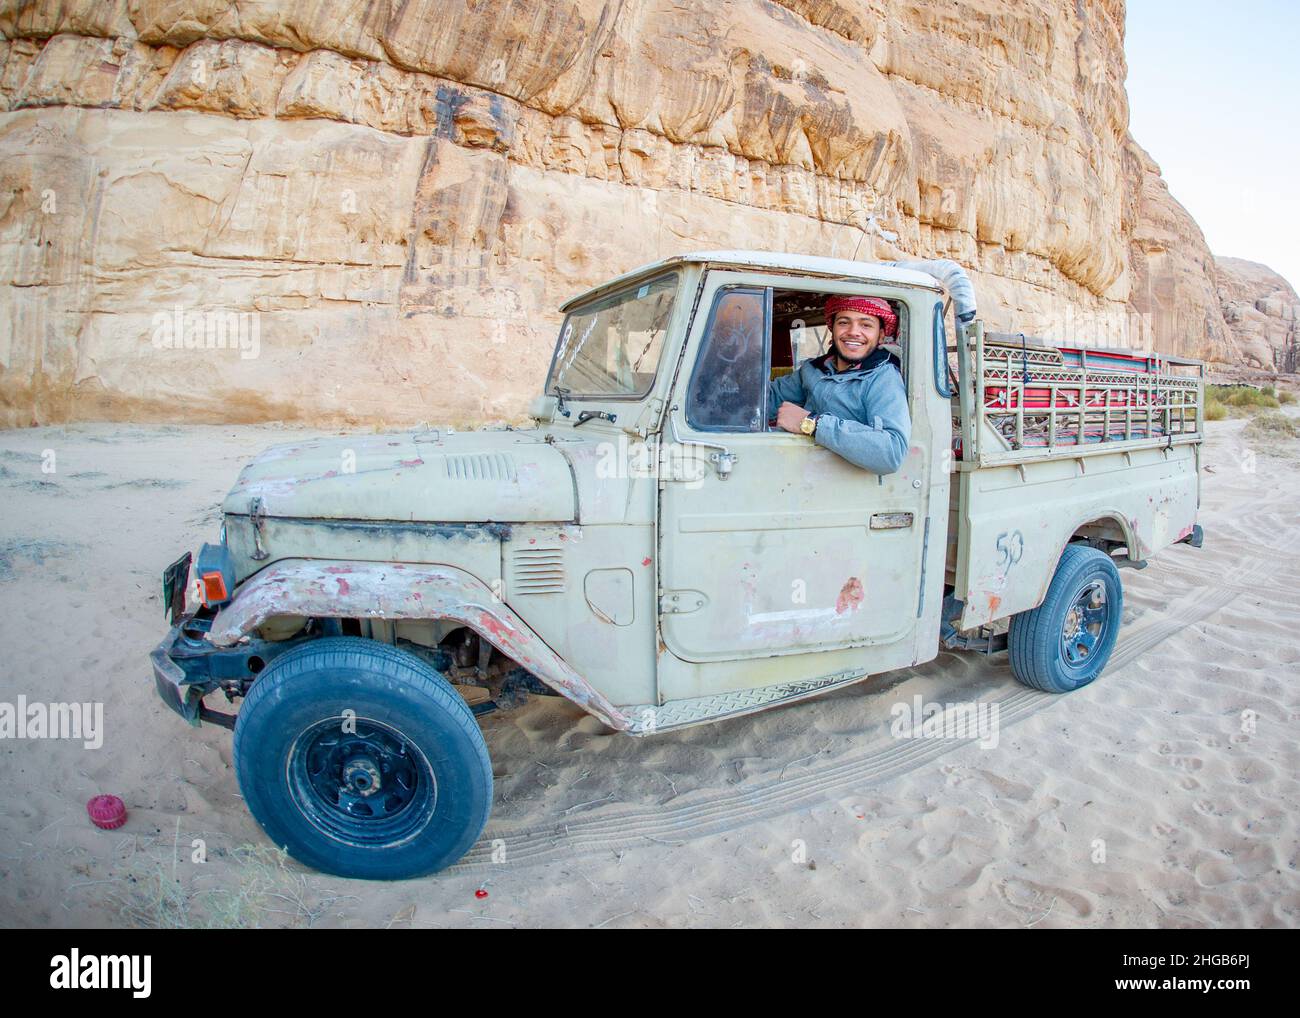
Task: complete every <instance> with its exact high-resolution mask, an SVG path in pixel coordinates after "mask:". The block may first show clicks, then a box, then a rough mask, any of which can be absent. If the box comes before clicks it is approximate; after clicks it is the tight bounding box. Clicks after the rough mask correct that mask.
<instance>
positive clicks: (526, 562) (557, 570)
mask: <svg viewBox="0 0 1300 1018" xmlns="http://www.w3.org/2000/svg"><path fill="white" fill-rule="evenodd" d="M510 588H511V591H512V592H513V593H515V594H562V593H564V549H563V548H539V547H528V548H516V549H514V551H513V552H512V553H511V557H510Z"/></svg>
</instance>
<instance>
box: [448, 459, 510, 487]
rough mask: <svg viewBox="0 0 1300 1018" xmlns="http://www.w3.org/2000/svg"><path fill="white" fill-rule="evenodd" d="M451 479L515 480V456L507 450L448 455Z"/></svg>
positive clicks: (449, 476) (449, 478)
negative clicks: (506, 451)
mask: <svg viewBox="0 0 1300 1018" xmlns="http://www.w3.org/2000/svg"><path fill="white" fill-rule="evenodd" d="M446 462H447V480H449V481H513V480H515V458H514V457H513V456H511V455H510V454H509V453H505V452H480V453H472V454H470V455H466V456H448V457H447V460H446Z"/></svg>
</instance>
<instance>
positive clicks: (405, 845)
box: [234, 636, 492, 880]
mask: <svg viewBox="0 0 1300 1018" xmlns="http://www.w3.org/2000/svg"><path fill="white" fill-rule="evenodd" d="M234 758H235V772H236V775H237V777H238V779H239V789H240V792H241V793H242V794H243V796H244V800H245V802H247V804H248V808H249V810H250V811H251V812H252V814H253V816H254V818H256V820H257V822H258V823H259V824H261V825H262V828H263V829H264V830H265V831H266V833H267V835H268V836H269V837H270V838H271V840H272V841H274V842H275V844H276V845H279V846H282V847H284V848H285V849H286V850H287V851H288V853H289V854H290V855H291V856H293V857H294V858H295V859H297V860H298V861H299V862H302V863H305V864H306V865H308V866H311V867H312V868H313V869H318V870H321V871H323V872H326V873H334V874H337V875H339V876H345V877H360V878H364V879H370V880H401V879H405V878H409V877H418V876H423V875H425V874H428V873H433V872H436V871H437V870H440V869H443V868H444V867H446V866H450V865H451V864H452V863H454V862H455V861H456V860H457V859H459V858H460V857H461V856H462V855H464V854H465V852H467V851H468V850H469V848H470V846H472V845H473V844H474V842H475V840H476V839H477V838H478V836H479V834H480V833H481V832H482V830H483V825H484V824H485V823H487V818H488V813H489V812H490V811H491V808H492V765H491V762H490V760H489V759H488V752H487V746H486V744H485V743H484V741H483V733H482V732H481V731H480V730H479V727H478V722H477V721H476V720H475V719H474V715H473V713H472V712H471V711H470V709H469V706H468V705H467V704H466V703H465V701H464V700H463V699H462V698H461V697H460V696H459V695H457V693H456V691H455V690H454V689H452V687H451V685H450V684H449V683H448V682H447V680H446V679H444V678H443V677H442V676H441V675H439V674H438V672H437V671H435V670H434V669H433V668H431V667H430V666H429V665H428V664H426V663H425V662H423V661H421V660H420V659H419V658H417V657H415V656H414V655H412V654H409V653H407V652H405V651H401V650H397V649H396V648H394V647H390V646H388V645H386V644H380V643H375V642H373V641H371V640H365V639H361V638H360V637H347V636H345V637H330V638H326V639H321V640H313V641H312V642H310V643H307V644H304V645H303V646H301V647H299V648H297V649H295V650H292V651H290V652H288V653H287V654H285V655H283V656H282V657H279V658H277V659H276V660H275V662H274V663H273V664H271V665H270V666H269V667H268V668H267V669H266V671H265V672H263V673H262V675H260V676H259V677H258V679H257V681H256V682H255V683H253V686H252V689H251V690H250V691H249V694H248V697H247V698H246V699H245V700H244V703H243V706H242V707H241V709H240V711H239V717H238V721H237V722H236V725H235V742H234Z"/></svg>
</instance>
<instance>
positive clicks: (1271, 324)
mask: <svg viewBox="0 0 1300 1018" xmlns="http://www.w3.org/2000/svg"><path fill="white" fill-rule="evenodd" d="M1214 262H1215V265H1216V266H1217V268H1218V273H1219V299H1220V300H1221V301H1222V302H1223V318H1224V321H1226V322H1227V323H1228V328H1229V329H1230V330H1231V332H1232V334H1233V336H1234V338H1235V340H1236V343H1237V346H1238V348H1239V349H1240V350H1241V354H1242V361H1243V362H1244V363H1245V364H1246V365H1248V366H1250V367H1258V368H1263V369H1265V370H1272V371H1296V370H1297V369H1300V352H1298V351H1297V345H1298V344H1300V337H1298V336H1297V331H1298V330H1297V323H1296V319H1297V317H1300V297H1297V296H1296V292H1295V290H1293V289H1292V288H1291V284H1290V283H1288V282H1287V281H1286V280H1285V279H1283V278H1282V277H1281V276H1279V275H1278V274H1277V273H1276V272H1274V271H1273V270H1272V269H1270V268H1269V267H1268V266H1267V265H1260V264H1259V263H1258V262H1248V261H1246V260H1245V259H1244V258H1216V259H1215V260H1214Z"/></svg>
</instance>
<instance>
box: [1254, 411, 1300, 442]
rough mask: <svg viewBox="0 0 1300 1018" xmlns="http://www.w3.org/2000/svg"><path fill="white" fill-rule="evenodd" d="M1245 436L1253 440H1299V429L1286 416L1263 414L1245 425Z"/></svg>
mask: <svg viewBox="0 0 1300 1018" xmlns="http://www.w3.org/2000/svg"><path fill="white" fill-rule="evenodd" d="M1246 434H1247V435H1251V436H1253V437H1255V438H1300V427H1297V425H1296V422H1295V421H1293V420H1292V419H1291V418H1290V417H1288V416H1287V415H1286V414H1274V413H1265V414H1259V415H1257V416H1256V417H1255V419H1254V420H1252V421H1251V422H1250V423H1249V424H1247V425H1246Z"/></svg>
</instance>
